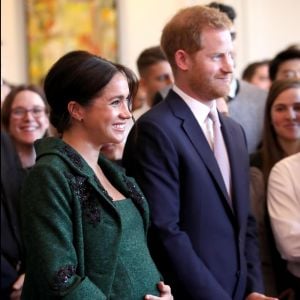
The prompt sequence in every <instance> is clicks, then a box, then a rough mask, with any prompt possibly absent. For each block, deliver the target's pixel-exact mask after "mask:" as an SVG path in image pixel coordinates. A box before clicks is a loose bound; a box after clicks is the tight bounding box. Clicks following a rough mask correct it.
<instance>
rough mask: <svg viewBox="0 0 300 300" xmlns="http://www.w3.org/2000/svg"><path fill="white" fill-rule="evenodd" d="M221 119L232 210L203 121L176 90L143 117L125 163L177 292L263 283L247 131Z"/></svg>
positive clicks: (242, 288) (252, 287)
mask: <svg viewBox="0 0 300 300" xmlns="http://www.w3.org/2000/svg"><path fill="white" fill-rule="evenodd" d="M220 121H221V125H222V132H223V136H224V139H225V143H226V146H227V150H228V155H229V160H230V166H231V176H232V202H233V210H232V209H231V207H230V206H229V204H228V195H227V192H226V188H225V184H224V181H223V178H222V175H221V172H220V170H219V168H218V164H217V161H216V159H215V157H214V155H213V152H212V150H211V148H210V147H209V144H208V142H207V140H206V138H205V136H204V134H203V132H202V130H201V127H200V126H199V124H198V123H197V121H196V119H195V117H194V115H193V114H192V112H191V110H190V109H189V107H188V106H187V105H186V103H185V102H184V101H183V100H182V99H181V98H180V97H179V96H178V95H177V94H176V93H175V92H174V91H173V90H171V91H170V93H169V94H168V96H167V98H166V100H165V101H163V102H161V103H160V104H158V105H157V106H155V107H153V108H152V109H151V110H150V111H149V112H147V113H146V114H145V115H143V116H142V117H141V118H140V119H139V120H138V121H137V123H136V124H135V126H134V127H133V129H132V130H131V132H130V134H129V136H128V140H127V143H126V146H125V151H124V159H123V164H124V167H125V168H126V169H127V172H128V174H130V175H132V176H134V177H135V178H136V179H137V181H138V183H139V185H140V186H141V189H142V190H143V192H144V193H145V195H146V198H147V200H148V201H149V205H150V212H151V219H152V229H153V231H152V236H151V237H152V238H151V240H150V247H152V249H154V250H153V256H154V259H155V260H156V262H157V265H158V267H159V269H160V270H161V272H162V274H163V275H164V277H165V279H166V282H167V283H169V284H170V285H171V287H172V291H173V293H174V295H175V299H176V300H177V299H189V300H193V299H194V300H201V299H207V300H211V299H222V300H226V299H227V300H229V299H235V300H240V299H244V297H245V295H247V294H249V293H250V292H254V291H256V292H262V290H263V288H262V279H261V272H260V261H259V254H258V248H257V239H256V224H255V221H254V218H253V217H252V216H251V215H250V214H249V162H248V153H247V148H246V141H245V135H244V132H243V130H242V128H241V126H240V125H238V124H237V123H236V122H234V121H233V120H231V119H230V118H227V117H223V116H221V115H220Z"/></svg>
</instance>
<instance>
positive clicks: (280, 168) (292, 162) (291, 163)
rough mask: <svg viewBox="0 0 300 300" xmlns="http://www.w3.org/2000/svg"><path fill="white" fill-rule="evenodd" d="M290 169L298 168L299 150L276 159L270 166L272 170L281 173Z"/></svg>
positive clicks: (299, 162) (299, 168) (299, 160)
mask: <svg viewBox="0 0 300 300" xmlns="http://www.w3.org/2000/svg"><path fill="white" fill-rule="evenodd" d="M290 169H293V170H300V152H298V153H296V154H293V155H290V156H288V157H286V158H283V159H281V160H280V161H278V162H277V163H276V164H275V165H274V167H273V168H272V171H273V172H278V173H282V172H284V171H286V170H290ZM272 171H271V172H272Z"/></svg>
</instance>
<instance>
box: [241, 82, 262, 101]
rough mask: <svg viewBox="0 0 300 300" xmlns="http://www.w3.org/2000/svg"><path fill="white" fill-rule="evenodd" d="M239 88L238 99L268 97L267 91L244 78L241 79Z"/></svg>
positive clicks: (256, 99)
mask: <svg viewBox="0 0 300 300" xmlns="http://www.w3.org/2000/svg"><path fill="white" fill-rule="evenodd" d="M238 82H239V90H238V93H237V95H236V98H237V99H241V100H247V101H252V99H253V101H264V100H266V99H267V92H266V91H264V90H263V89H260V88H258V87H257V86H255V85H253V84H250V83H248V82H246V81H244V80H239V81H238Z"/></svg>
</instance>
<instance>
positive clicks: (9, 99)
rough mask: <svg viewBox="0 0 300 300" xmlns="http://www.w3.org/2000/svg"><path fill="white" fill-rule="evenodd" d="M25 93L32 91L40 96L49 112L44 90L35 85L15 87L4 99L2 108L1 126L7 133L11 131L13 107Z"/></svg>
mask: <svg viewBox="0 0 300 300" xmlns="http://www.w3.org/2000/svg"><path fill="white" fill-rule="evenodd" d="M23 91H32V92H34V93H36V94H38V95H39V96H40V97H41V98H42V100H43V102H44V103H45V106H46V111H47V112H48V103H47V101H46V97H45V94H44V91H43V89H42V88H40V87H39V86H37V85H33V84H22V85H18V86H15V87H14V88H13V89H12V90H11V91H10V92H9V94H8V95H7V96H6V98H5V99H4V101H3V104H2V107H1V124H2V126H3V128H4V130H6V131H7V132H8V130H9V120H10V114H11V108H12V105H13V103H14V100H15V98H16V96H17V94H19V93H20V92H23Z"/></svg>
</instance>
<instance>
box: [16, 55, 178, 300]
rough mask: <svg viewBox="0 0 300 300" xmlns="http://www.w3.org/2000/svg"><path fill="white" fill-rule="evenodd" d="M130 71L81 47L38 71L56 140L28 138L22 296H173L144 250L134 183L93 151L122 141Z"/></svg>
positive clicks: (144, 211)
mask: <svg viewBox="0 0 300 300" xmlns="http://www.w3.org/2000/svg"><path fill="white" fill-rule="evenodd" d="M136 82H137V81H136V78H135V76H134V75H133V73H132V72H131V71H130V70H129V69H127V68H126V67H124V66H121V65H118V64H114V63H112V62H109V61H106V60H105V59H102V58H100V57H98V56H96V55H92V54H90V53H88V52H85V51H73V52H70V53H68V54H66V55H64V56H63V57H62V58H60V59H59V60H58V61H57V62H56V63H55V64H54V65H53V66H52V68H51V69H50V71H49V73H48V74H47V76H46V78H45V84H44V88H45V93H46V97H47V101H48V103H49V105H50V108H51V112H50V120H51V123H52V124H53V125H54V127H56V129H57V131H58V133H59V135H60V138H54V137H52V138H45V139H43V140H39V141H38V142H36V144H35V148H36V152H37V162H36V165H35V166H34V168H33V169H32V170H31V171H30V173H29V175H28V177H27V179H26V181H25V184H24V188H23V191H22V201H21V211H22V215H21V221H22V234H23V239H24V244H25V251H26V270H25V271H26V275H25V283H24V287H23V293H22V298H23V299H30V300H34V299H71V300H76V299H78V300H79V299H80V300H85V299H89V300H91V299H93V300H94V299H99V300H102V299H103V300H104V299H118V300H121V299H122V300H124V299H128V300H135V299H150V300H155V299H165V300H169V299H172V295H171V292H170V287H169V286H167V285H165V284H164V283H163V282H161V276H160V274H159V272H158V270H157V268H156V266H155V264H154V262H153V261H152V259H151V256H150V254H149V250H148V247H147V228H148V225H149V210H148V205H147V202H146V199H145V198H144V196H143V194H142V192H141V191H140V189H139V188H138V186H137V184H136V182H135V181H134V180H133V179H132V178H129V177H126V175H125V173H124V171H123V169H121V168H120V167H118V166H117V165H114V164H113V163H112V162H110V161H108V160H107V159H105V158H104V157H102V156H101V155H100V156H99V153H100V150H101V147H102V146H103V145H104V144H106V143H120V142H122V140H123V138H124V136H125V132H126V126H127V123H128V121H129V119H130V118H131V114H130V111H129V104H130V101H131V99H132V97H133V95H134V93H135V91H136V88H137V86H136Z"/></svg>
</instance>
